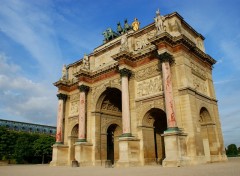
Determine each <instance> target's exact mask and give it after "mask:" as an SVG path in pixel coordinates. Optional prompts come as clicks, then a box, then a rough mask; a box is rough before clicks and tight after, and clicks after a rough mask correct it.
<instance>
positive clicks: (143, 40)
mask: <svg viewBox="0 0 240 176" xmlns="http://www.w3.org/2000/svg"><path fill="white" fill-rule="evenodd" d="M155 34H156V31H151V32H149V33H147V34H144V35H142V36H139V37H138V38H136V39H135V43H134V50H135V51H138V50H141V49H143V48H144V47H146V46H147V45H150V42H149V39H150V38H152V37H153V36H154V35H155Z"/></svg>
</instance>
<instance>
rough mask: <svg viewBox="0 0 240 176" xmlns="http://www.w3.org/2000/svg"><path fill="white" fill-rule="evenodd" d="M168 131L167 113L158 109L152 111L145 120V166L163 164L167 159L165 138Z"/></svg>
mask: <svg viewBox="0 0 240 176" xmlns="http://www.w3.org/2000/svg"><path fill="white" fill-rule="evenodd" d="M165 130H167V118H166V113H165V112H164V111H163V110H161V109H157V108H152V109H150V110H149V111H148V112H147V113H146V114H145V116H144V118H143V128H142V133H143V149H144V162H145V164H152V163H154V162H156V163H157V164H162V161H163V159H164V158H165V147H164V138H163V136H162V134H163V133H164V131H165Z"/></svg>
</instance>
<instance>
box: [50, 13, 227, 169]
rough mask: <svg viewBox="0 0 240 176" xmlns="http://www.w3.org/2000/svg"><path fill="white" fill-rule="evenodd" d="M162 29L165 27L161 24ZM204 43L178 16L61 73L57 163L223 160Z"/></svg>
mask: <svg viewBox="0 0 240 176" xmlns="http://www.w3.org/2000/svg"><path fill="white" fill-rule="evenodd" d="M159 25H160V26H159ZM203 41H204V37H203V36H202V35H201V34H199V33H198V32H196V31H195V30H194V29H193V28H192V27H191V26H190V25H189V24H187V23H186V22H185V21H184V20H183V18H182V17H181V16H180V15H179V14H178V13H176V12H175V13H172V14H169V15H165V16H161V15H160V13H159V11H158V12H157V14H156V18H155V23H152V24H150V25H148V26H145V27H143V28H141V29H139V30H136V31H134V30H130V31H128V32H127V33H125V34H122V35H120V36H119V37H117V38H115V39H112V40H111V41H108V42H105V43H104V44H103V45H101V46H99V47H97V48H96V49H95V50H94V51H93V52H92V53H91V54H89V55H85V56H84V58H83V59H81V60H78V61H76V62H75V63H72V64H70V65H68V66H66V67H65V68H64V69H63V76H62V78H61V79H60V80H59V81H57V82H56V83H54V85H55V86H56V87H58V98H59V110H58V120H57V121H58V125H57V135H58V136H57V142H56V144H55V145H54V146H53V160H52V162H51V164H52V165H71V164H72V161H77V162H78V163H79V165H80V166H85V165H104V164H105V162H106V161H109V162H111V163H112V164H114V165H115V166H117V167H118V166H119V167H127V166H136V165H149V164H161V165H163V166H165V167H171V166H185V165H194V164H200V163H207V162H215V161H225V160H226V155H225V150H224V142H223V136H222V130H221V123H220V119H219V113H218V106H217V100H216V96H215V91H214V85H213V80H212V68H213V67H212V66H213V65H214V64H215V62H216V61H215V60H214V59H213V58H211V57H210V56H209V55H208V54H206V53H205V50H204V44H203Z"/></svg>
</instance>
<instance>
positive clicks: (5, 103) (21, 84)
mask: <svg viewBox="0 0 240 176" xmlns="http://www.w3.org/2000/svg"><path fill="white" fill-rule="evenodd" d="M0 61H1V66H4V67H3V68H8V69H5V71H3V70H2V69H1V72H0V96H1V103H0V112H1V116H0V118H3V119H5V118H6V117H5V116H4V115H7V116H8V118H10V119H11V116H12V117H14V120H20V121H27V122H35V123H42V124H51V125H55V121H56V107H57V98H56V97H55V96H54V94H55V90H54V88H53V86H52V88H49V87H47V86H46V85H44V84H42V83H35V82H34V81H32V80H29V79H27V78H25V77H23V76H21V75H20V74H19V73H20V70H21V68H20V67H19V66H17V65H15V64H10V63H9V60H8V59H7V58H6V56H5V55H0ZM0 68H1V67H0ZM16 68H17V69H16Z"/></svg>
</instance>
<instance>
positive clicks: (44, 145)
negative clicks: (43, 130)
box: [33, 135, 55, 163]
mask: <svg viewBox="0 0 240 176" xmlns="http://www.w3.org/2000/svg"><path fill="white" fill-rule="evenodd" d="M54 142H55V139H54V138H53V137H51V136H47V135H41V136H40V137H39V138H38V139H37V140H35V141H34V143H33V149H34V151H35V156H40V157H42V163H44V159H45V156H48V157H49V156H51V155H52V148H51V146H52V145H53V144H54Z"/></svg>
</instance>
